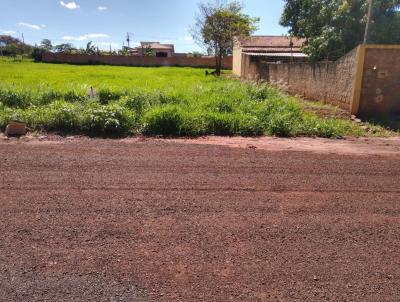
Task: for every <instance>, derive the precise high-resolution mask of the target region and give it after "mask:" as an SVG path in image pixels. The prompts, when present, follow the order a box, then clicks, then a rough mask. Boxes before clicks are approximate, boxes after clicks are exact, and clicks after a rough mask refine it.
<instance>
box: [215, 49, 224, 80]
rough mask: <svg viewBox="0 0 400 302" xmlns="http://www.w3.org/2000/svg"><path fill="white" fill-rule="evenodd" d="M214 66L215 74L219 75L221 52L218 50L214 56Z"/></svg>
mask: <svg viewBox="0 0 400 302" xmlns="http://www.w3.org/2000/svg"><path fill="white" fill-rule="evenodd" d="M215 59H216V61H217V62H216V63H217V65H216V67H215V75H217V76H220V75H221V69H222V52H219V53H218V54H217V55H216V56H215Z"/></svg>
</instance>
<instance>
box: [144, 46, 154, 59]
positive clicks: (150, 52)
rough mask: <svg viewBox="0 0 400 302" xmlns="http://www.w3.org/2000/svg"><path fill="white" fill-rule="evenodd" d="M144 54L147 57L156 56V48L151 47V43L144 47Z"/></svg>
mask: <svg viewBox="0 0 400 302" xmlns="http://www.w3.org/2000/svg"><path fill="white" fill-rule="evenodd" d="M143 55H144V56H146V57H152V56H154V55H155V54H154V50H153V48H151V45H150V44H149V45H147V46H146V47H145V48H144V49H143Z"/></svg>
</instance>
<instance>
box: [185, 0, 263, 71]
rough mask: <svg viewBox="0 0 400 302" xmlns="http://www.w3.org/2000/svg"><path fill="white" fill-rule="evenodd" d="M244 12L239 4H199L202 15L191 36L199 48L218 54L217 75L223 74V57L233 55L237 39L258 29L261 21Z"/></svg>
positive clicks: (217, 2) (198, 18) (235, 2)
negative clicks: (234, 42) (202, 47)
mask: <svg viewBox="0 0 400 302" xmlns="http://www.w3.org/2000/svg"><path fill="white" fill-rule="evenodd" d="M242 10H243V6H242V5H241V4H240V3H239V2H237V1H233V2H226V1H218V0H216V1H215V2H213V3H205V2H204V3H200V4H199V15H198V16H197V17H196V23H195V25H194V27H193V28H192V29H191V33H192V36H193V38H194V40H195V41H196V42H197V43H198V44H199V45H202V46H204V47H205V48H206V49H207V50H209V51H211V52H212V54H213V55H215V58H216V74H217V75H220V74H221V69H222V59H223V57H224V56H226V55H229V54H232V51H233V41H234V38H235V37H241V36H249V35H251V34H252V33H253V32H254V31H255V30H257V25H258V22H259V18H251V17H250V16H248V15H246V14H243V13H242Z"/></svg>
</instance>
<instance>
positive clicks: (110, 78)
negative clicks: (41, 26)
mask: <svg viewBox="0 0 400 302" xmlns="http://www.w3.org/2000/svg"><path fill="white" fill-rule="evenodd" d="M24 64H32V65H31V66H29V67H30V69H27V68H26V66H25V67H24ZM4 66H5V67H7V68H9V69H10V71H14V72H16V71H17V70H18V72H19V74H18V76H17V75H16V74H14V73H12V74H11V76H9V77H2V75H3V74H0V128H4V127H5V125H6V124H7V123H8V122H9V121H10V120H12V119H18V120H22V121H25V122H27V123H28V126H29V127H30V128H32V129H37V130H45V131H57V132H67V133H69V132H71V133H86V134H89V135H129V134H131V133H143V134H146V135H165V136H199V135H210V134H214V135H231V136H232V135H243V136H259V135H276V136H283V137H291V136H320V137H342V136H346V135H356V136H359V135H365V134H366V133H365V131H363V129H362V127H361V126H360V125H357V124H354V123H352V122H351V121H349V120H343V119H335V118H320V117H318V116H317V115H315V114H313V113H309V112H306V111H305V110H304V106H303V105H302V104H301V102H300V101H299V100H298V99H297V98H293V97H290V96H287V95H285V94H283V93H282V92H281V91H279V90H278V89H276V88H273V87H271V86H269V85H267V84H256V83H243V82H240V81H238V80H235V79H228V78H224V77H222V78H220V79H218V78H214V77H207V78H206V77H204V75H203V71H202V70H199V69H191V68H125V67H109V66H108V67H105V66H90V67H89V66H68V65H51V64H33V63H18V64H16V63H11V62H0V68H2V67H4ZM48 73H50V74H51V75H52V76H53V77H50V76H49V75H48ZM33 75H36V78H37V80H36V81H33V80H32V77H33ZM83 76H86V77H83ZM77 81H79V82H77ZM90 87H94V89H95V90H96V91H97V95H96V97H94V98H93V97H90V96H89V95H88V92H89V90H90ZM377 132H378V133H377V134H379V133H380V132H379V131H377ZM383 132H384V130H383V129H382V132H381V133H383Z"/></svg>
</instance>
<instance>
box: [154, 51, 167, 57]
mask: <svg viewBox="0 0 400 302" xmlns="http://www.w3.org/2000/svg"><path fill="white" fill-rule="evenodd" d="M156 57H160V58H166V57H168V52H157V53H156Z"/></svg>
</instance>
